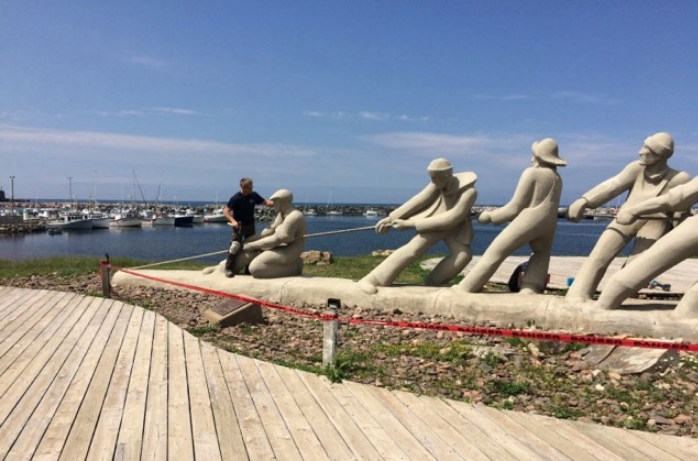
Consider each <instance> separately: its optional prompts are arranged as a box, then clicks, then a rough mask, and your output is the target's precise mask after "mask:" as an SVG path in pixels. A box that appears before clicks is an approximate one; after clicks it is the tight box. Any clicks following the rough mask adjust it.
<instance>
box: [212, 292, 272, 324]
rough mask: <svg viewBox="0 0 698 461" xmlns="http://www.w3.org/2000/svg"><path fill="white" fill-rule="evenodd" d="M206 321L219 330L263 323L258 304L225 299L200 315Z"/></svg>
mask: <svg viewBox="0 0 698 461" xmlns="http://www.w3.org/2000/svg"><path fill="white" fill-rule="evenodd" d="M202 316H203V318H205V319H206V320H208V323H209V325H218V326H219V327H221V328H225V327H229V326H231V325H239V324H241V323H248V324H259V323H264V315H262V308H261V306H260V305H259V304H255V303H248V302H246V301H239V300H237V299H226V300H225V301H223V302H222V303H220V304H219V305H217V306H215V307H212V308H211V309H208V310H206V311H205V312H204V313H203V314H202Z"/></svg>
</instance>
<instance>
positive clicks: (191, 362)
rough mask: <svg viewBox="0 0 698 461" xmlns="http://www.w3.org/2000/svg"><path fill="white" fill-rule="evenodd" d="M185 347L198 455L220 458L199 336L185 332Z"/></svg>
mask: <svg viewBox="0 0 698 461" xmlns="http://www.w3.org/2000/svg"><path fill="white" fill-rule="evenodd" d="M184 350H185V353H186V357H187V362H186V363H187V382H188V386H189V406H190V412H191V428H192V434H193V435H194V457H195V458H196V459H205V460H211V461H216V460H220V459H221V451H220V448H219V447H218V434H217V433H216V424H215V422H214V420H213V410H212V408H211V399H210V397H209V394H208V384H207V383H206V371H205V370H204V363H203V360H202V358H201V350H200V349H199V340H198V339H197V338H195V337H194V336H192V335H190V334H189V333H186V332H185V333H184Z"/></svg>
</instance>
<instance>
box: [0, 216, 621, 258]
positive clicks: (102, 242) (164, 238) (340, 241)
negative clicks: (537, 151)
mask: <svg viewBox="0 0 698 461" xmlns="http://www.w3.org/2000/svg"><path fill="white" fill-rule="evenodd" d="M374 209H378V207H374ZM306 222H307V228H308V231H307V232H308V234H310V235H313V234H318V233H325V232H331V231H343V230H351V229H357V228H366V227H369V229H366V230H363V231H356V232H349V233H342V234H339V235H326V236H316V237H312V236H311V237H309V238H308V239H307V240H306V244H305V248H306V250H319V251H329V252H331V253H332V254H333V255H335V256H363V255H370V254H371V253H372V252H374V251H379V250H389V249H395V248H397V247H399V246H401V245H404V244H405V243H407V242H408V241H409V240H410V239H411V238H412V237H413V236H414V232H410V231H404V232H401V231H395V230H393V231H391V232H388V233H387V234H383V235H380V234H377V233H375V232H373V231H372V230H370V226H372V225H374V224H375V223H376V222H377V219H376V218H372V219H368V218H366V217H364V216H362V215H361V214H358V215H353V216H352V215H350V214H348V213H346V211H345V213H344V214H343V215H341V216H327V215H325V216H321V215H320V216H314V217H312V218H310V217H309V218H307V219H306ZM606 224H607V223H605V222H600V221H594V220H585V221H582V222H580V223H572V222H569V221H566V220H562V219H561V220H559V221H558V229H557V233H556V237H555V241H554V243H553V255H556V256H584V255H588V254H589V252H590V251H591V249H592V248H593V246H594V244H595V243H596V240H597V239H598V237H599V235H601V232H603V230H604V229H605V227H606ZM268 225H269V221H259V222H258V223H257V230H258V231H260V230H261V229H263V228H264V227H266V226H268ZM473 227H474V230H475V235H474V239H473V243H472V248H473V253H474V254H475V255H480V254H482V253H483V252H484V250H485V249H486V248H487V246H488V245H489V244H490V243H491V242H492V240H493V239H494V238H495V237H496V236H497V235H498V233H499V232H500V231H501V229H503V228H504V226H493V225H481V224H479V223H478V222H477V221H476V220H474V221H473ZM230 235H231V228H230V227H229V226H227V225H225V224H221V223H206V222H204V223H203V224H195V225H192V226H187V227H175V226H169V225H168V226H146V225H142V226H141V227H137V228H126V227H110V228H109V229H93V230H85V231H65V232H62V233H61V234H59V235H50V234H49V233H47V232H35V233H24V234H10V235H2V236H0V259H9V260H23V259H32V258H44V257H49V256H70V255H78V256H92V257H95V258H102V257H103V256H104V254H105V253H108V254H109V255H111V256H114V257H129V258H138V259H144V260H148V261H163V260H170V259H177V258H185V257H190V256H194V255H199V254H206V253H211V252H216V251H222V250H225V249H226V248H227V247H228V244H229V241H230ZM447 251H448V250H447V248H446V246H445V245H444V244H443V243H439V244H437V245H436V246H434V247H433V248H432V249H431V250H430V251H429V254H445V253H446V252H447ZM528 254H529V249H528V247H523V248H521V249H520V250H518V251H517V252H516V253H515V255H519V256H523V255H528ZM220 258H221V257H220V256H217V257H208V258H206V259H203V260H204V261H208V262H217V261H219V260H220Z"/></svg>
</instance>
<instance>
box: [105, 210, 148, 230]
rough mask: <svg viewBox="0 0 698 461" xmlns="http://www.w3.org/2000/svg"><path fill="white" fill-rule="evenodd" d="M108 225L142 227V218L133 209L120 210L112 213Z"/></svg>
mask: <svg viewBox="0 0 698 461" xmlns="http://www.w3.org/2000/svg"><path fill="white" fill-rule="evenodd" d="M109 226H110V227H142V226H143V218H141V217H140V216H139V215H138V212H136V211H135V210H122V211H120V212H118V213H114V214H113V215H112V218H111V223H110V224H109Z"/></svg>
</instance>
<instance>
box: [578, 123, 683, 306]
mask: <svg viewBox="0 0 698 461" xmlns="http://www.w3.org/2000/svg"><path fill="white" fill-rule="evenodd" d="M673 153H674V140H673V138H672V136H671V135H670V134H669V133H663V132H661V133H656V134H653V135H652V136H649V137H648V138H647V139H645V141H644V143H643V145H642V147H641V149H640V151H639V154H640V160H639V161H635V162H633V163H630V164H629V165H627V166H626V167H625V168H624V169H623V170H622V171H621V172H620V173H618V174H617V175H616V176H614V177H612V178H610V179H608V180H606V181H604V182H602V183H601V184H599V185H597V186H596V187H594V188H592V189H591V190H589V191H588V192H586V193H585V194H584V195H583V196H582V197H581V198H580V199H578V200H576V201H575V202H574V203H572V205H570V207H569V210H568V218H569V219H570V220H572V221H577V222H578V221H579V220H580V219H582V217H583V215H584V211H585V210H586V209H587V208H591V209H594V208H597V207H599V206H601V205H603V204H605V203H607V202H609V201H610V200H612V199H613V198H615V197H618V196H620V195H621V194H623V193H626V192H627V193H628V196H627V199H626V201H625V203H624V204H623V206H622V207H621V210H623V209H625V208H626V207H630V206H633V205H636V204H638V203H641V202H643V201H645V200H648V199H651V198H654V197H657V196H660V195H663V194H666V193H667V192H668V191H669V190H670V189H671V188H673V187H676V186H678V185H681V184H685V183H686V182H688V181H689V180H690V176H689V175H688V173H686V172H683V171H678V170H674V169H672V168H670V167H669V166H668V164H667V162H668V160H669V158H670V157H671V156H672V154H673ZM684 211H685V210H684ZM649 217H650V219H638V220H636V221H634V222H633V223H632V224H621V223H620V222H618V220H615V219H614V220H613V222H611V224H609V226H608V227H607V228H606V230H605V231H604V232H603V233H602V234H601V237H599V240H598V241H597V242H596V245H595V246H594V248H593V250H592V251H591V254H589V257H588V258H587V259H586V260H585V261H584V263H583V264H582V267H581V268H580V270H579V272H578V273H577V274H576V275H575V277H574V283H573V284H572V286H571V287H570V289H569V291H568V292H567V296H566V297H567V299H568V300H570V301H575V302H585V301H589V300H591V299H592V296H593V295H594V294H595V293H596V289H597V287H598V285H599V282H600V281H601V279H602V278H603V276H604V274H605V273H606V270H607V269H608V266H609V264H610V263H611V261H613V259H614V258H615V257H616V256H618V254H619V253H620V252H621V250H622V249H623V248H624V247H625V245H626V244H628V242H630V240H632V239H633V238H635V241H634V244H633V249H632V252H631V255H630V258H629V259H628V262H627V263H626V264H630V263H631V262H632V259H633V258H635V257H636V256H637V255H638V254H640V253H642V252H643V251H645V250H646V249H647V248H649V247H650V246H651V245H652V244H654V243H655V242H656V241H657V240H658V239H659V238H660V237H661V236H662V235H664V234H666V233H667V232H668V231H669V230H670V229H671V228H672V220H671V219H669V216H668V215H666V214H662V213H656V214H653V215H651V216H649ZM662 217H663V218H666V219H657V218H662Z"/></svg>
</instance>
